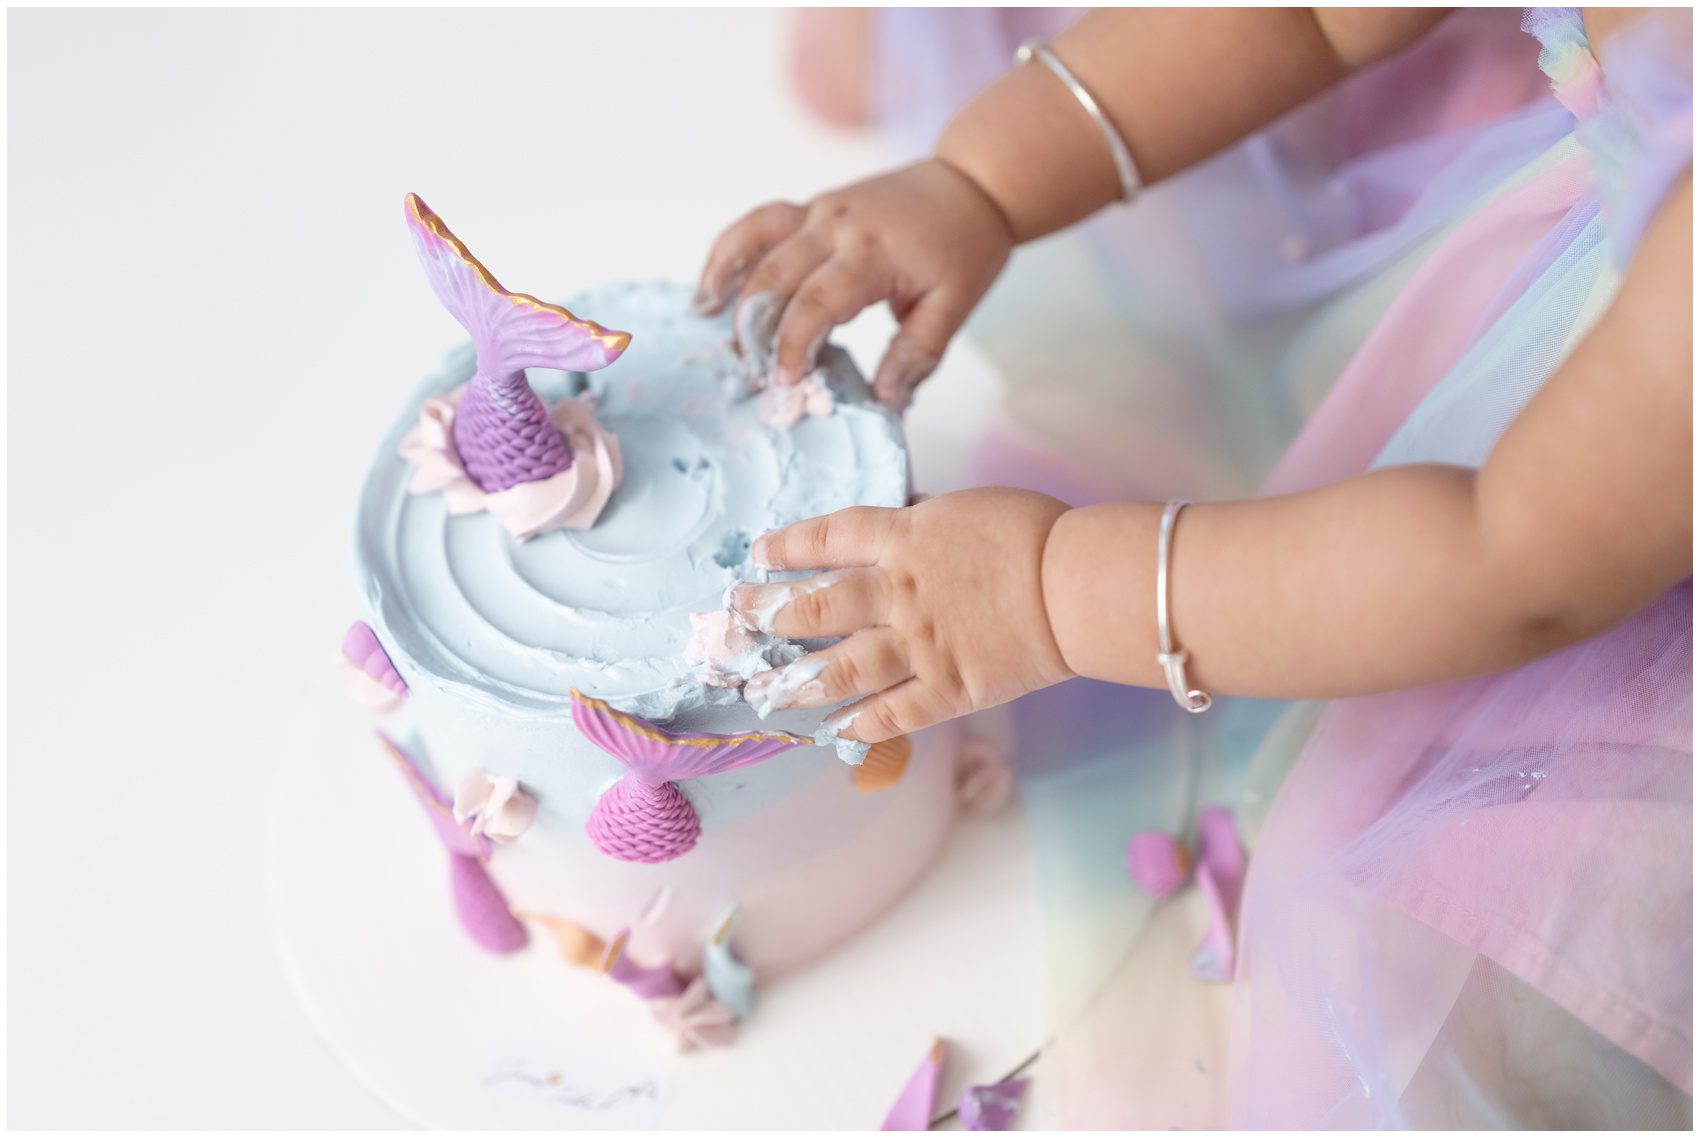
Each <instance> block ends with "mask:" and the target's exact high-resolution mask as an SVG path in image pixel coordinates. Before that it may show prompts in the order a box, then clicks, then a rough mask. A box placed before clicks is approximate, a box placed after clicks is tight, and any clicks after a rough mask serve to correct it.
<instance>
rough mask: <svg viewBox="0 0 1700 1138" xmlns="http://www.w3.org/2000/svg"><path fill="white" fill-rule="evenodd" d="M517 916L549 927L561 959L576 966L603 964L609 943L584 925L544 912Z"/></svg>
mask: <svg viewBox="0 0 1700 1138" xmlns="http://www.w3.org/2000/svg"><path fill="white" fill-rule="evenodd" d="M516 916H518V917H520V918H521V919H522V920H527V921H536V922H537V923H538V924H540V925H542V926H543V927H544V928H546V929H548V930H549V932H550V934H551V935H552V936H553V937H554V938H555V947H556V948H558V949H560V951H561V959H562V960H565V961H566V962H567V963H568V964H571V965H573V966H574V967H575V968H596V967H599V966H600V965H601V964H602V958H603V955H604V954H605V953H606V951H607V945H605V944H603V943H602V938H601V937H599V936H597V935H596V934H595V933H593V932H591V931H590V930H589V929H587V928H585V927H584V926H583V925H579V924H574V923H573V922H572V921H569V920H567V919H566V918H565V917H547V916H544V915H543V914H542V913H518V914H516Z"/></svg>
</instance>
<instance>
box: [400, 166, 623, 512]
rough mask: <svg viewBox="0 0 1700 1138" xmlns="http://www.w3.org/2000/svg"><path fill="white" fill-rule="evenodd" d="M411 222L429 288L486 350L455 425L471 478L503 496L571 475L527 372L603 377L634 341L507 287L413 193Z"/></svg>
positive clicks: (569, 455) (560, 439) (566, 449)
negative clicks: (602, 372) (511, 489)
mask: <svg viewBox="0 0 1700 1138" xmlns="http://www.w3.org/2000/svg"><path fill="white" fill-rule="evenodd" d="M407 225H408V228H409V229H411V230H412V231H413V236H414V239H415V242H416V244H417V245H418V248H419V261H420V263H421V264H423V265H424V266H425V276H426V279H427V280H429V281H430V282H431V291H432V292H434V293H436V294H437V299H438V300H440V301H442V302H443V307H445V308H447V309H448V310H449V313H450V314H451V315H452V316H453V317H454V318H455V319H456V320H458V321H460V323H461V326H462V327H463V328H465V329H466V330H467V331H468V332H469V333H471V334H472V344H473V348H474V349H475V350H476V351H477V353H478V370H477V372H476V373H475V374H474V375H473V377H472V382H471V383H469V384H468V385H467V388H466V393H465V394H464V395H462V396H461V399H460V403H459V405H458V406H457V407H456V409H455V416H454V423H453V432H454V444H455V449H456V451H457V452H458V453H459V456H460V461H461V463H462V464H463V465H464V466H465V468H466V473H467V476H468V477H470V478H471V479H472V481H473V482H475V483H476V484H477V485H478V487H479V489H481V490H483V491H485V492H486V493H496V492H497V491H501V490H506V489H508V488H509V487H512V486H517V485H519V484H520V483H522V482H539V481H542V480H543V479H545V478H552V477H554V476H555V475H557V474H559V473H561V472H562V471H564V470H567V469H569V468H570V467H571V466H572V464H573V451H572V444H571V442H570V441H569V440H568V439H567V438H566V437H565V436H564V435H562V433H561V431H560V430H559V428H557V427H556V426H555V424H554V423H553V422H551V421H550V418H549V411H548V408H546V407H544V406H543V401H542V400H541V399H539V398H537V393H536V392H534V391H532V390H531V385H530V384H529V383H527V382H526V378H525V369H526V368H528V367H543V368H555V369H559V370H561V371H595V370H597V369H598V368H602V367H606V366H608V365H609V364H611V363H613V362H614V361H615V360H616V359H618V358H619V355H620V353H621V352H623V351H625V350H626V345H627V344H629V343H630V342H631V336H630V335H629V334H627V333H625V332H612V331H609V330H608V329H606V328H604V327H602V326H601V325H600V324H596V323H593V322H592V321H589V320H580V319H579V318H578V317H576V316H574V315H573V314H572V313H571V312H568V311H567V310H566V309H564V308H562V307H560V306H559V305H556V304H545V303H544V302H543V301H541V300H538V299H537V298H536V297H534V296H527V295H526V294H525V293H516V292H509V291H507V290H506V289H504V288H503V287H502V286H501V284H500V283H499V282H498V281H497V280H496V278H495V277H493V276H491V275H490V271H489V270H488V269H486V268H485V267H484V266H483V265H481V264H479V262H478V259H477V258H476V257H474V256H473V255H472V254H471V253H470V252H468V251H467V248H466V246H465V245H463V244H461V242H460V240H459V239H458V238H456V237H455V235H454V234H453V233H450V232H449V227H448V226H446V225H444V224H443V219H442V218H440V217H438V216H437V215H436V214H435V213H432V212H431V208H430V207H429V206H427V205H426V204H425V203H424V202H423V201H421V200H420V198H419V195H417V194H408V195H407Z"/></svg>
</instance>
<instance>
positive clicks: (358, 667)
mask: <svg viewBox="0 0 1700 1138" xmlns="http://www.w3.org/2000/svg"><path fill="white" fill-rule="evenodd" d="M342 658H343V660H345V661H346V662H347V663H348V665H349V668H350V670H351V672H352V673H353V674H354V675H355V676H356V677H357V678H356V679H355V685H356V686H355V688H354V691H355V694H356V697H357V698H358V699H359V700H360V702H361V703H362V704H364V705H365V706H366V707H367V708H369V709H370V710H372V711H389V710H392V709H394V708H395V707H396V706H398V705H399V704H400V702H401V701H402V700H404V699H406V698H407V681H405V680H403V679H402V678H401V673H400V672H398V671H396V670H395V665H394V664H392V663H390V655H389V653H388V652H385V651H384V646H383V645H382V644H381V643H379V641H378V634H377V633H375V632H373V631H372V626H371V625H369V624H367V623H366V622H365V621H363V620H357V621H355V622H354V623H353V624H351V625H349V626H348V631H347V632H345V633H343V636H342Z"/></svg>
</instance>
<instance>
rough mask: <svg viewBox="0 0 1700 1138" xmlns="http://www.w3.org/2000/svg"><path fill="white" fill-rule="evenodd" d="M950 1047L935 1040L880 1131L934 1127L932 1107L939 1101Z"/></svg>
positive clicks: (941, 1041)
mask: <svg viewBox="0 0 1700 1138" xmlns="http://www.w3.org/2000/svg"><path fill="white" fill-rule="evenodd" d="M946 1050H947V1045H946V1043H945V1041H944V1040H942V1039H935V1040H933V1045H932V1046H931V1047H929V1048H928V1049H927V1054H926V1056H925V1057H924V1058H923V1059H922V1060H921V1064H920V1066H918V1067H916V1068H915V1073H914V1074H912V1075H910V1076H909V1081H908V1082H907V1083H905V1084H903V1090H902V1091H900V1092H899V1093H898V1095H897V1101H896V1102H894V1103H892V1104H891V1110H890V1111H888V1112H887V1113H886V1116H885V1122H884V1123H882V1124H881V1125H880V1129H881V1130H927V1129H929V1128H930V1127H931V1126H932V1124H933V1104H934V1103H935V1102H937V1101H938V1093H939V1076H940V1074H941V1073H942V1072H943V1070H944V1058H945V1052H946Z"/></svg>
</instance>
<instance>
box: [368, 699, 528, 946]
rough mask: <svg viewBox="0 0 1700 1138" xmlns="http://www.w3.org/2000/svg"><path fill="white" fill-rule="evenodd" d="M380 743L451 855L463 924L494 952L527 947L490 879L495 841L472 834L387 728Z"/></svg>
mask: <svg viewBox="0 0 1700 1138" xmlns="http://www.w3.org/2000/svg"><path fill="white" fill-rule="evenodd" d="M377 735H378V741H379V742H381V743H382V744H383V745H384V750H385V751H386V752H388V754H389V756H390V759H391V760H392V761H393V762H394V763H395V765H396V767H397V768H398V769H399V770H400V771H401V775H402V777H403V778H405V779H406V780H407V785H408V787H409V788H410V789H411V790H412V791H413V794H414V797H416V798H417V799H419V804H420V805H421V806H423V807H424V808H425V814H426V816H427V817H429V818H430V819H431V826H432V828H433V829H435V830H436V831H437V838H438V840H439V841H441V842H442V843H443V848H444V849H445V850H447V851H448V854H449V892H450V894H451V895H452V896H453V897H454V903H455V913H456V915H457V916H459V917H460V924H461V927H462V928H464V929H465V930H466V934H467V935H468V936H470V937H471V938H472V939H473V940H474V941H476V942H477V943H478V944H479V945H481V946H482V947H484V948H487V949H489V950H490V951H491V952H500V953H508V952H516V951H518V950H519V949H521V948H524V947H525V941H526V935H525V926H524V925H522V924H520V923H519V921H518V920H516V919H515V918H514V915H513V913H512V912H510V911H509V910H508V902H507V900H506V899H505V898H504V897H503V896H502V891H501V890H500V889H498V888H497V887H496V883H495V882H494V881H492V880H491V879H490V874H489V872H488V871H487V870H486V869H485V868H484V862H485V861H486V860H487V859H488V858H489V857H490V839H488V838H486V837H484V836H483V835H482V834H473V833H471V832H469V831H468V830H467V829H466V828H465V827H463V826H462V825H461V824H460V823H458V822H456V821H455V817H454V804H453V803H452V802H451V801H450V800H449V796H448V795H446V794H444V793H443V792H442V791H441V790H438V789H437V787H436V786H435V785H433V784H432V782H431V780H430V779H429V778H427V777H426V776H425V772H424V770H423V769H421V767H420V766H419V764H418V763H417V762H416V761H414V758H413V756H412V755H410V754H408V753H407V752H406V751H404V750H402V749H401V747H400V745H399V744H397V743H396V741H395V740H393V739H391V738H390V737H389V736H388V735H386V734H384V733H383V732H382V731H379V732H377Z"/></svg>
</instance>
